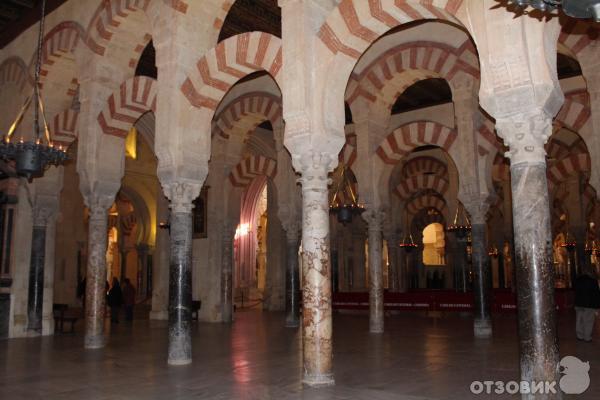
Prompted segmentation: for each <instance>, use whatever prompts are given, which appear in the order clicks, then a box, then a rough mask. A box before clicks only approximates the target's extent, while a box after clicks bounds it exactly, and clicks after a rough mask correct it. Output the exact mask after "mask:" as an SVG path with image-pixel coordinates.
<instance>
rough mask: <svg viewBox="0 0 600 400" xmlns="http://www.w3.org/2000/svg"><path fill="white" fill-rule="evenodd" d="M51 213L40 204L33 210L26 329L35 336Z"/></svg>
mask: <svg viewBox="0 0 600 400" xmlns="http://www.w3.org/2000/svg"><path fill="white" fill-rule="evenodd" d="M52 213H53V210H51V209H50V208H49V207H46V206H44V205H40V204H36V205H35V206H34V209H33V230H32V238H31V259H30V263H29V292H28V297H27V329H28V330H29V331H33V332H34V333H36V334H41V333H42V311H43V306H44V264H45V256H46V226H47V224H48V220H49V219H50V216H51V214H52Z"/></svg>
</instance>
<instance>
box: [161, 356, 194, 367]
mask: <svg viewBox="0 0 600 400" xmlns="http://www.w3.org/2000/svg"><path fill="white" fill-rule="evenodd" d="M167 363H168V364H169V365H172V366H175V367H176V366H181V365H190V364H191V363H192V359H191V358H185V359H178V360H171V359H169V360H168V361H167Z"/></svg>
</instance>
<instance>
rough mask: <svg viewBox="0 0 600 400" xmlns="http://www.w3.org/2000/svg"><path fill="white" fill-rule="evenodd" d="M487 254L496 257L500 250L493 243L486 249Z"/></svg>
mask: <svg viewBox="0 0 600 400" xmlns="http://www.w3.org/2000/svg"><path fill="white" fill-rule="evenodd" d="M488 255H489V256H490V257H492V258H498V256H499V255H500V252H499V251H498V248H497V247H496V246H495V245H494V246H492V247H491V248H490V250H489V251H488Z"/></svg>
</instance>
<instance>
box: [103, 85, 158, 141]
mask: <svg viewBox="0 0 600 400" xmlns="http://www.w3.org/2000/svg"><path fill="white" fill-rule="evenodd" d="M156 93H157V89H156V81H155V80H154V79H152V78H148V77H145V76H136V77H135V78H131V79H128V80H126V81H125V82H123V84H121V87H120V88H119V90H118V91H117V92H115V93H113V94H112V95H111V96H110V97H109V98H108V102H107V104H106V106H105V107H104V109H103V110H102V112H100V114H99V115H98V123H99V124H100V126H101V127H102V131H103V132H104V133H105V134H107V135H113V136H118V137H121V138H124V137H126V136H127V134H128V133H129V130H130V129H131V127H132V125H133V124H135V122H136V121H137V120H138V119H139V118H140V117H141V116H142V115H144V114H145V113H147V112H148V111H154V112H156Z"/></svg>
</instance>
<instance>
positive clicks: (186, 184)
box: [163, 181, 202, 213]
mask: <svg viewBox="0 0 600 400" xmlns="http://www.w3.org/2000/svg"><path fill="white" fill-rule="evenodd" d="M163 189H164V191H165V195H166V196H167V198H168V199H169V200H170V202H171V212H173V213H191V212H192V209H193V208H194V204H193V201H194V200H195V199H196V198H197V197H198V196H199V195H200V190H202V184H201V183H200V182H192V181H173V182H170V183H167V184H163Z"/></svg>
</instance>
